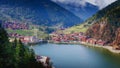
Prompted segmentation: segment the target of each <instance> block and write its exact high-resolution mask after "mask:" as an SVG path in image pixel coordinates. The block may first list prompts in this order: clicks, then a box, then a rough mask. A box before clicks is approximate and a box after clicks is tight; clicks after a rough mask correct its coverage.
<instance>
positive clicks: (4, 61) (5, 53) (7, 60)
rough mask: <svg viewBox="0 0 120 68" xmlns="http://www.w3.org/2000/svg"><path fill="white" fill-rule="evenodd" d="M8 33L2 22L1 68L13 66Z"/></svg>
mask: <svg viewBox="0 0 120 68" xmlns="http://www.w3.org/2000/svg"><path fill="white" fill-rule="evenodd" d="M11 54H12V53H11V46H10V43H9V40H8V35H7V33H6V31H5V30H4V28H3V27H2V26H1V24H0V68H8V67H11V65H12V64H11V62H12V56H11Z"/></svg>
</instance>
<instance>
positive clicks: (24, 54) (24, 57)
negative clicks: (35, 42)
mask: <svg viewBox="0 0 120 68" xmlns="http://www.w3.org/2000/svg"><path fill="white" fill-rule="evenodd" d="M0 68H45V67H44V66H43V65H42V64H41V63H38V62H37V61H36V59H35V54H34V52H33V50H32V49H29V48H28V47H27V46H24V45H23V44H22V42H21V41H20V40H19V39H15V40H14V42H13V43H10V42H9V39H8V35H7V33H6V31H5V30H4V28H3V27H2V26H1V25H0Z"/></svg>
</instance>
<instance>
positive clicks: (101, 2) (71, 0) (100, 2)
mask: <svg viewBox="0 0 120 68" xmlns="http://www.w3.org/2000/svg"><path fill="white" fill-rule="evenodd" d="M52 1H54V2H60V3H64V4H72V5H74V6H76V7H80V6H82V7H84V6H85V5H86V3H87V2H88V3H91V4H93V5H96V6H98V7H99V9H102V8H104V7H106V6H107V5H109V4H111V3H112V2H115V1H116V0H52Z"/></svg>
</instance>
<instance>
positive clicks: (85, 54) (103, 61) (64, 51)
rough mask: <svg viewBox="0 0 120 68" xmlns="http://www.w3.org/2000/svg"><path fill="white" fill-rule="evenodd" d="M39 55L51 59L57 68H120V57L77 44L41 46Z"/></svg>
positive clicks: (38, 46)
mask: <svg viewBox="0 0 120 68" xmlns="http://www.w3.org/2000/svg"><path fill="white" fill-rule="evenodd" d="M33 49H34V51H35V53H36V54H37V55H43V56H48V57H50V58H51V60H52V62H53V65H54V67H55V68H120V55H118V54H113V53H111V52H109V51H107V50H105V49H102V48H94V47H87V46H84V45H77V44H39V45H35V46H33Z"/></svg>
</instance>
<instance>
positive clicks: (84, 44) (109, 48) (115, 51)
mask: <svg viewBox="0 0 120 68" xmlns="http://www.w3.org/2000/svg"><path fill="white" fill-rule="evenodd" d="M50 43H55V44H81V45H83V46H90V47H97V48H104V49H107V50H108V51H110V52H112V53H116V54H120V50H114V49H113V48H112V46H107V45H105V46H102V45H94V44H90V43H86V42H50Z"/></svg>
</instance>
